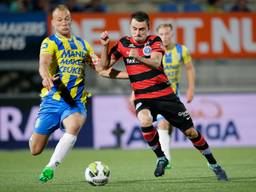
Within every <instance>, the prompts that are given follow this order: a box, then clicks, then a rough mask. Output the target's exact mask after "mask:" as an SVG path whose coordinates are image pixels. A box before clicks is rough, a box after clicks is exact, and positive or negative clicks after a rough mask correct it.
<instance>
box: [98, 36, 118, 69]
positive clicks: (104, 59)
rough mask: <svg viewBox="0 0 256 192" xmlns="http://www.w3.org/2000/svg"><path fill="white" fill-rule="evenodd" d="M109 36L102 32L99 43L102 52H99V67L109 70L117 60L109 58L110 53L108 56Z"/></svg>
mask: <svg viewBox="0 0 256 192" xmlns="http://www.w3.org/2000/svg"><path fill="white" fill-rule="evenodd" d="M109 41H110V39H109V35H108V32H107V31H104V32H103V33H102V34H101V36H100V42H101V44H102V50H101V62H100V64H101V66H102V67H103V69H109V68H110V67H111V66H113V65H114V64H115V63H116V62H117V59H116V58H115V57H111V55H112V54H111V53H110V54H108V50H109Z"/></svg>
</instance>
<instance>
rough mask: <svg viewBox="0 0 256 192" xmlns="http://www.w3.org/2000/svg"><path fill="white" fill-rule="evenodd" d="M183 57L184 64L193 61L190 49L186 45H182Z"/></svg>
mask: <svg viewBox="0 0 256 192" xmlns="http://www.w3.org/2000/svg"><path fill="white" fill-rule="evenodd" d="M182 59H183V62H184V64H187V63H189V62H191V61H192V57H191V55H190V53H189V50H188V49H187V47H185V46H184V45H182Z"/></svg>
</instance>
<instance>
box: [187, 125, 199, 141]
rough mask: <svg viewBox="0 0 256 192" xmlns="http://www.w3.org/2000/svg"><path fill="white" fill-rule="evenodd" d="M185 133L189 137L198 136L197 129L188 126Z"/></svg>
mask: <svg viewBox="0 0 256 192" xmlns="http://www.w3.org/2000/svg"><path fill="white" fill-rule="evenodd" d="M185 135H186V136H187V137H188V138H189V139H194V138H196V137H197V136H198V133H197V130H196V129H195V128H193V127H192V128H189V129H187V130H186V131H185Z"/></svg>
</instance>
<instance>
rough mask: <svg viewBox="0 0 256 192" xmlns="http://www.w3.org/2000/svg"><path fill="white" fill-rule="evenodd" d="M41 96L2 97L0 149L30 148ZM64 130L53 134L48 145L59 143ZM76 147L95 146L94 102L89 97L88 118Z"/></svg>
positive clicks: (0, 100)
mask: <svg viewBox="0 0 256 192" xmlns="http://www.w3.org/2000/svg"><path fill="white" fill-rule="evenodd" d="M39 104H40V99H39V98H32V99H31V98H29V99H28V98H11V99H10V98H6V99H4V98H1V99H0V149H20V148H28V141H29V138H30V136H31V134H32V132H33V127H34V123H35V120H36V117H37V112H38V110H39ZM61 135H62V131H60V130H57V131H55V132H54V133H53V135H52V136H51V138H50V140H49V143H48V147H53V146H55V145H56V144H57V142H58V140H59V139H60V137H61ZM75 146H76V147H92V146H93V122H92V102H91V99H88V103H87V118H86V123H85V125H84V127H83V128H82V129H81V131H80V134H79V136H78V139H77V142H76V145H75Z"/></svg>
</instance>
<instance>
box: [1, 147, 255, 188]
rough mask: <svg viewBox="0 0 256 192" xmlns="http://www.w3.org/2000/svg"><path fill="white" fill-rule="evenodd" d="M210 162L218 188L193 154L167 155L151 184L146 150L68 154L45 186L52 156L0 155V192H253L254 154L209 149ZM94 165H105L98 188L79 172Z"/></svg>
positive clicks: (152, 163)
mask: <svg viewBox="0 0 256 192" xmlns="http://www.w3.org/2000/svg"><path fill="white" fill-rule="evenodd" d="M213 151H214V153H215V156H216V157H217V159H219V161H220V163H221V165H223V167H224V168H225V170H226V172H227V173H228V175H229V177H230V181H229V182H218V181H217V180H216V178H215V175H213V173H212V172H211V171H210V170H209V169H208V168H207V166H206V161H205V160H204V159H203V158H202V156H201V155H200V154H199V152H197V151H196V150H194V149H176V150H172V157H173V161H172V166H173V168H172V169H171V170H167V171H166V174H165V175H164V176H163V177H160V178H155V177H154V175H153V172H154V168H155V157H154V155H153V153H152V152H151V151H150V150H84V149H76V150H73V151H72V152H71V153H70V154H69V155H68V157H67V158H66V159H65V161H64V163H63V164H61V165H60V166H59V168H58V169H57V171H56V174H55V177H54V179H53V180H52V181H50V182H49V183H46V184H41V183H39V182H38V180H37V178H38V175H39V173H40V171H41V169H42V168H43V166H44V165H45V164H46V163H47V161H48V159H49V157H50V155H51V153H52V151H51V150H47V151H45V152H44V153H43V154H41V155H39V156H37V157H32V156H31V155H30V153H29V151H28V150H25V151H0V191H1V192H11V191H12V192H24V191H29V192H41V191H46V192H59V191H61V192H76V191H81V192H90V191H97V192H98V191H103V192H105V191H109V192H137V191H139V192H144V191H146V192H150V191H155V192H164V191H168V192H176V191H177V192H186V191H188V192H193V191H196V192H206V191H207V192H211V191H214V192H216V191H218V192H237V191H239V192H254V191H255V190H256V148H231V149H227V148H226V149H214V150H213ZM94 160H101V161H103V162H105V163H106V164H108V165H109V167H110V169H111V178H110V182H109V184H107V185H106V186H103V187H93V186H91V185H89V184H88V183H86V182H85V181H84V168H85V167H86V166H87V165H88V164H89V163H90V162H92V161H94Z"/></svg>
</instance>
